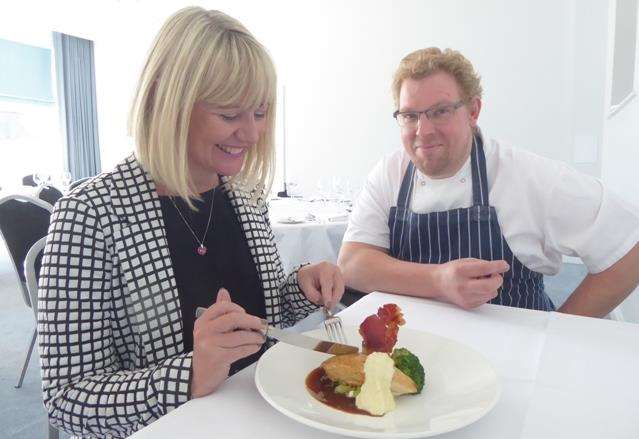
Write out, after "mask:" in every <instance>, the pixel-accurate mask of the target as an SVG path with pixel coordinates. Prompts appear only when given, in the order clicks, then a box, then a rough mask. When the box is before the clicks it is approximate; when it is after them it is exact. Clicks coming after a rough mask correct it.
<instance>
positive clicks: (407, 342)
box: [255, 327, 501, 438]
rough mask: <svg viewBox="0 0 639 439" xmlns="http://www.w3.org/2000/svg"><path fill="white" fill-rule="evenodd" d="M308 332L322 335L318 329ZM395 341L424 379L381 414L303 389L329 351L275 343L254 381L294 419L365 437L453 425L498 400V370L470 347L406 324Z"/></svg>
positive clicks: (411, 434) (351, 336)
mask: <svg viewBox="0 0 639 439" xmlns="http://www.w3.org/2000/svg"><path fill="white" fill-rule="evenodd" d="M344 330H345V331H346V333H347V336H348V340H349V342H350V344H355V345H360V344H361V337H360V335H359V333H358V332H357V329H356V328H352V327H345V328H344ZM308 334H309V335H314V336H316V337H322V336H323V331H321V330H319V329H318V330H315V331H311V332H308ZM396 347H406V348H408V349H409V350H410V351H412V352H413V353H414V354H416V355H417V356H418V357H419V359H420V361H421V362H422V364H423V366H424V369H425V370H426V385H425V386H424V390H423V391H422V393H421V394H419V395H404V396H400V397H396V398H395V402H396V404H397V406H396V408H395V410H393V411H392V412H390V413H387V414H386V415H384V416H382V417H371V416H365V415H355V414H350V413H345V412H342V411H340V410H336V409H333V408H331V407H329V406H327V405H325V404H322V403H321V402H319V401H317V400H316V399H315V398H313V397H312V396H311V395H310V394H309V393H308V391H307V390H306V385H305V380H306V376H307V375H308V373H309V372H311V371H312V370H313V369H315V368H316V367H319V365H320V363H321V362H322V361H324V360H325V359H327V358H328V357H329V355H328V354H322V353H319V352H314V351H311V350H307V349H302V348H297V347H295V346H291V345H287V344H285V343H277V344H276V345H275V346H273V347H272V348H270V349H269V350H268V351H266V353H264V355H263V356H262V358H260V360H259V362H258V364H257V369H256V372H255V384H256V386H257V389H258V391H259V392H260V394H261V395H262V397H263V398H264V399H265V400H266V401H268V403H269V404H271V405H272V406H273V407H275V409H277V410H279V411H280V412H282V413H283V414H285V415H286V416H289V417H291V418H293V419H295V420H296V421H299V422H301V423H303V424H306V425H309V426H311V427H315V428H318V429H320V430H325V431H329V432H331V433H337V434H342V435H346V436H354V437H366V438H417V437H426V436H434V435H437V434H441V433H445V432H448V431H452V430H457V429H459V428H462V427H464V426H466V425H468V424H471V423H473V422H475V421H477V420H478V419H480V418H481V417H482V416H484V415H485V414H486V413H488V412H489V411H490V410H491V409H492V408H493V407H494V406H495V404H496V403H497V400H498V399H499V395H500V392H501V386H500V384H499V380H498V379H497V374H496V373H495V370H494V369H493V367H492V366H491V364H490V363H489V362H488V361H487V360H486V358H484V356H482V355H481V354H480V353H478V352H476V351H475V350H473V349H471V348H469V347H467V346H465V345H463V344H461V343H458V342H456V341H453V340H450V339H447V338H443V337H439V336H437V335H433V334H428V333H425V332H417V331H412V330H410V329H407V328H400V330H399V341H398V342H397V345H396Z"/></svg>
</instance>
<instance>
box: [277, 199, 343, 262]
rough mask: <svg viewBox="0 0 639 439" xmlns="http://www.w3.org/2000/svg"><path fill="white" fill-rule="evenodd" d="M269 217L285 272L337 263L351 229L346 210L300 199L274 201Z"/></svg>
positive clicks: (329, 204) (336, 204)
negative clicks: (318, 264) (347, 230)
mask: <svg viewBox="0 0 639 439" xmlns="http://www.w3.org/2000/svg"><path fill="white" fill-rule="evenodd" d="M269 217H270V220H271V227H272V229H273V234H274V235H275V243H276V244H277V249H278V250H279V253H280V258H281V259H282V263H283V265H284V271H285V272H287V273H288V272H290V271H291V270H292V269H293V268H294V267H295V266H296V265H299V264H301V263H306V262H310V263H315V262H321V261H329V262H332V263H336V262H337V255H338V254H339V249H340V246H341V245H342V238H343V236H344V233H345V232H346V226H347V225H348V212H347V211H346V210H345V206H343V205H339V203H324V202H310V201H305V200H297V199H288V200H286V199H285V200H281V199H279V200H272V201H271V202H270V204H269ZM297 221H299V222H297ZM291 222H297V223H295V224H289V223H291Z"/></svg>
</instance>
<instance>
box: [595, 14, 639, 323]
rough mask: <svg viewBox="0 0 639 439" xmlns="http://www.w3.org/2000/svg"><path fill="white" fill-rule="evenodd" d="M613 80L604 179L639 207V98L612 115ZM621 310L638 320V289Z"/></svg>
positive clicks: (638, 74) (611, 27) (638, 73)
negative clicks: (638, 170)
mask: <svg viewBox="0 0 639 439" xmlns="http://www.w3.org/2000/svg"><path fill="white" fill-rule="evenodd" d="M614 7H615V5H614V3H613V4H612V5H611V8H610V13H609V17H611V19H610V20H609V21H608V32H609V34H610V35H611V36H612V35H614V34H615V23H614V20H613V19H612V17H614V16H615V9H614ZM612 55H613V45H612V43H611V42H609V44H608V78H612V65H613V59H612ZM637 88H639V68H638V67H637V66H635V87H634V89H635V93H636V92H637ZM610 90H611V82H610V81H607V101H606V117H605V120H604V129H603V138H604V140H603V142H604V145H605V148H604V150H603V158H602V180H603V181H604V183H605V184H606V186H608V187H609V188H610V189H612V190H613V191H615V192H616V193H617V194H619V195H621V196H622V197H624V198H625V199H626V200H628V201H629V202H631V203H634V204H635V206H639V178H637V176H638V172H637V169H638V165H639V99H637V97H636V96H635V97H634V98H633V99H631V100H629V101H628V102H627V103H626V104H625V105H624V106H623V107H621V108H620V109H619V110H618V111H617V112H615V113H614V114H609V107H610V103H611V92H610ZM621 311H622V313H623V317H624V319H625V320H627V321H632V322H637V323H639V292H637V290H635V292H634V293H633V294H632V295H631V296H630V297H628V299H626V300H625V302H624V303H623V304H622V307H621Z"/></svg>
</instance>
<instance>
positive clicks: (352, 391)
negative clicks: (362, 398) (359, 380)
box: [333, 383, 361, 398]
mask: <svg viewBox="0 0 639 439" xmlns="http://www.w3.org/2000/svg"><path fill="white" fill-rule="evenodd" d="M333 390H334V391H335V393H340V394H342V395H345V396H348V397H349V398H355V397H356V396H357V395H359V391H360V390H361V387H354V386H349V385H348V384H344V383H340V384H338V385H337V386H335V389H333Z"/></svg>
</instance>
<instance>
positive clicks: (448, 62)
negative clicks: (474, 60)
mask: <svg viewBox="0 0 639 439" xmlns="http://www.w3.org/2000/svg"><path fill="white" fill-rule="evenodd" d="M437 72H446V73H448V74H449V75H451V76H452V77H453V78H455V81H456V82H457V85H458V86H459V90H460V94H461V98H462V100H463V101H464V102H466V103H468V102H469V101H470V100H471V99H472V98H474V97H477V98H480V99H481V95H482V92H483V90H482V87H481V81H480V77H479V75H477V73H476V72H475V69H474V68H473V65H472V64H471V63H470V61H468V60H467V59H466V58H465V57H464V56H463V55H462V54H461V53H459V52H458V51H456V50H452V49H445V50H444V51H443V52H442V51H441V50H440V49H439V48H437V47H429V48H427V49H420V50H416V51H415V52H412V53H409V54H408V55H406V56H405V57H404V59H402V61H401V62H400V63H399V67H398V68H397V71H396V72H395V77H394V78H393V86H392V89H393V99H394V101H395V107H396V108H398V107H399V92H400V91H401V89H402V83H403V82H404V81H405V80H406V79H423V78H425V77H427V76H429V75H432V74H433V73H437Z"/></svg>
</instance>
